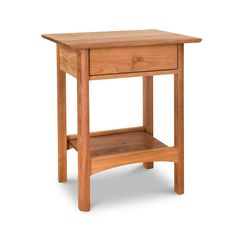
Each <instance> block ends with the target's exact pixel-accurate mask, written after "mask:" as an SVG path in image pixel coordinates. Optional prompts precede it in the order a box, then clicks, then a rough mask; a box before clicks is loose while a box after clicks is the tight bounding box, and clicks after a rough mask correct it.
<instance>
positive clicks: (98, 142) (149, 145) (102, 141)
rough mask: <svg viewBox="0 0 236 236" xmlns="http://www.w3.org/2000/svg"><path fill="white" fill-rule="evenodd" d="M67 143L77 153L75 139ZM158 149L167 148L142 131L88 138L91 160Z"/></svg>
mask: <svg viewBox="0 0 236 236" xmlns="http://www.w3.org/2000/svg"><path fill="white" fill-rule="evenodd" d="M69 142H70V144H71V145H72V147H73V148H75V149H76V150H77V151H78V150H79V148H80V145H79V146H78V142H77V139H71V140H69ZM160 147H167V146H166V145H165V144H163V143H161V142H160V141H158V140H157V139H155V138H153V137H152V135H150V134H148V133H147V132H144V131H133V132H132V131H131V132H126V133H117V134H109V135H102V136H94V137H90V155H91V158H93V157H97V156H104V155H113V154H119V153H127V152H134V151H144V150H149V149H154V148H160Z"/></svg>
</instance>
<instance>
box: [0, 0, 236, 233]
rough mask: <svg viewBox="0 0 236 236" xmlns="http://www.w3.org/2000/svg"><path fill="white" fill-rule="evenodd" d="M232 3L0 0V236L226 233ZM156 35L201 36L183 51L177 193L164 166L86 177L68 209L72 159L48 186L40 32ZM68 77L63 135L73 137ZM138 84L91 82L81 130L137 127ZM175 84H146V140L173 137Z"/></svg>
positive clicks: (51, 138)
mask: <svg viewBox="0 0 236 236" xmlns="http://www.w3.org/2000/svg"><path fill="white" fill-rule="evenodd" d="M234 2H235V1H233V0H232V1H229V0H224V1H206V0H199V1H189V0H188V1H187V0H179V1H170V0H165V1H156V0H145V1H129V0H124V1H123V0H119V1H111V0H110V1H104V0H99V1H90V0H83V1H81V0H77V1H75V0H74V1H72V0H67V1H59V0H57V1H49V0H40V1H29V0H21V1H17V0H15V1H13V0H8V1H1V3H0V26H1V27H0V68H1V75H0V218H1V219H0V235H4V236H5V235H58V236H59V235H95V234H96V235H215V234H216V233H218V234H219V235H235V233H236V230H235V225H233V224H235V211H236V204H235V199H236V191H235V188H236V184H235V182H236V172H235V168H236V152H235V134H236V125H235V123H236V115H235V114H236V113H235V107H236V106H235V104H236V93H235V89H236V82H235V80H236V78H235V63H236V61H235V53H236V44H235V40H236V34H235V22H236V14H235V6H234ZM125 29H162V30H167V31H173V32H176V33H182V34H187V35H192V36H196V37H201V38H203V41H202V42H201V43H198V44H188V45H186V46H185V170H186V171H185V194H184V195H181V196H178V195H176V194H175V193H174V191H173V164H172V163H156V165H155V168H154V169H152V170H144V169H143V168H142V167H141V165H131V166H126V167H120V168H116V169H113V170H110V171H106V172H103V173H100V174H97V175H94V176H92V177H91V211H90V212H89V213H83V212H80V211H79V210H78V208H77V157H76V152H75V151H73V150H70V151H69V152H68V182H67V183H65V184H59V183H57V130H56V128H57V123H56V120H57V116H56V104H57V103H56V56H55V53H56V50H55V44H53V43H51V42H49V41H46V40H45V39H43V38H41V36H40V35H41V34H42V33H59V32H82V31H106V30H107V31H109V30H125ZM75 85H76V81H75V79H74V78H72V77H69V76H68V113H69V118H68V132H69V133H73V132H75V131H76V87H75ZM141 91H142V90H141V79H140V78H136V79H127V80H122V79H121V80H110V81H108V80H107V81H100V82H92V83H91V86H90V94H91V110H90V111H91V129H92V130H103V129H110V128H119V127H128V126H133V125H134V126H135V125H139V124H141V123H142V115H141V114H142V96H141ZM172 92H173V79H172V77H171V76H160V77H158V78H156V79H155V121H156V123H155V136H157V137H158V138H160V139H161V140H163V141H165V142H166V143H169V144H171V142H172V140H173V125H172V124H173V118H172V115H173V93H172Z"/></svg>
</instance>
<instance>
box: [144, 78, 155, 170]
mask: <svg viewBox="0 0 236 236" xmlns="http://www.w3.org/2000/svg"><path fill="white" fill-rule="evenodd" d="M143 126H144V127H145V130H146V132H147V133H149V134H151V135H153V76H144V77H143ZM143 166H144V168H146V169H151V168H153V162H144V163H143Z"/></svg>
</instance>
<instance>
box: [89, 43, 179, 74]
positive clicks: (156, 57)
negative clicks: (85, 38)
mask: <svg viewBox="0 0 236 236" xmlns="http://www.w3.org/2000/svg"><path fill="white" fill-rule="evenodd" d="M176 68H177V46H176V45H161V46H146V47H125V48H100V49H91V50H90V75H91V76H92V75H106V74H117V73H118V74H119V73H129V72H142V71H155V70H170V69H176Z"/></svg>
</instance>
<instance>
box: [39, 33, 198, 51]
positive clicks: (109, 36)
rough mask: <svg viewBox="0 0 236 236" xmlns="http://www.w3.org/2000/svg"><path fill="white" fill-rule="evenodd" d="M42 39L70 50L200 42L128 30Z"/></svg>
mask: <svg viewBox="0 0 236 236" xmlns="http://www.w3.org/2000/svg"><path fill="white" fill-rule="evenodd" d="M42 37H43V38H45V39H48V40H51V41H53V42H56V43H60V44H63V45H66V46H68V47H70V48H72V49H81V48H107V47H129V46H131V47H133V46H145V45H160V44H161V45H163V44H165V45H166V44H182V43H195V42H200V41H201V39H200V38H196V37H190V36H186V35H181V34H175V33H170V32H165V31H161V30H155V29H154V30H129V31H110V32H88V33H63V34H43V35H42Z"/></svg>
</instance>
